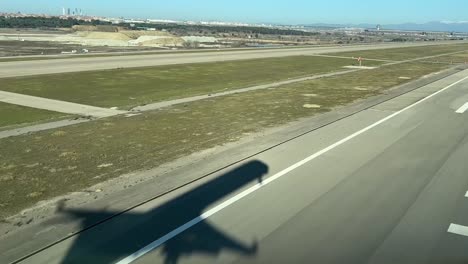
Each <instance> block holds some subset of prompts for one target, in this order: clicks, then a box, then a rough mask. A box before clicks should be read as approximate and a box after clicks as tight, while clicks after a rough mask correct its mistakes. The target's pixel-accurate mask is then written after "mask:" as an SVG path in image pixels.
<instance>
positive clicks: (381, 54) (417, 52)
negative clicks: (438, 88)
mask: <svg viewBox="0 0 468 264" xmlns="http://www.w3.org/2000/svg"><path fill="white" fill-rule="evenodd" d="M466 50H468V44H456V45H440V46H425V47H410V48H394V49H383V50H364V51H353V52H339V53H330V54H327V55H336V56H344V57H363V58H370V59H383V60H395V61H402V60H409V59H415V58H420V57H427V56H434V55H440V54H445V53H450V52H457V51H466Z"/></svg>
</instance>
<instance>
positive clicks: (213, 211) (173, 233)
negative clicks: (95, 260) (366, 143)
mask: <svg viewBox="0 0 468 264" xmlns="http://www.w3.org/2000/svg"><path fill="white" fill-rule="evenodd" d="M466 79H468V76H467V77H465V78H463V79H461V80H458V81H456V82H454V83H452V84H450V85H449V86H446V87H444V88H442V89H441V90H439V91H437V92H435V93H433V94H430V95H428V96H426V97H424V98H423V99H421V100H419V101H417V102H416V103H413V104H412V105H409V106H407V107H405V108H403V109H401V110H400V111H397V112H395V113H393V114H391V115H389V116H387V117H385V118H383V119H381V120H379V121H377V122H375V123H374V124H372V125H370V126H368V127H366V128H363V129H362V130H359V131H357V132H355V133H353V134H351V135H349V136H347V137H345V138H343V139H341V140H340V141H338V142H336V143H334V144H332V145H330V146H328V147H326V148H324V149H322V150H320V151H318V152H316V153H314V154H312V155H310V156H309V157H307V158H305V159H303V160H301V161H299V162H297V163H295V164H293V165H292V166H290V167H288V168H286V169H284V170H282V171H280V172H278V173H276V174H275V175H273V176H271V177H269V178H267V179H266V180H264V181H263V182H261V183H257V184H255V185H254V186H252V187H250V188H248V189H247V190H245V191H243V192H241V193H239V194H237V195H235V196H233V197H231V198H229V199H228V200H226V201H224V202H223V203H221V204H219V205H217V206H215V207H213V208H211V209H210V210H208V211H206V212H205V213H203V214H201V215H199V216H198V217H196V218H194V219H192V220H190V221H189V222H187V223H185V224H183V225H181V226H179V227H178V228H176V229H174V230H172V231H171V232H169V233H167V234H166V235H164V236H162V237H161V238H159V239H157V240H155V241H153V242H152V243H151V244H149V245H147V246H145V247H144V248H142V249H140V250H138V251H137V252H135V253H133V254H131V255H130V256H128V257H126V258H124V259H122V260H120V261H119V262H117V264H129V263H132V262H133V261H135V260H137V259H138V258H140V257H142V256H144V255H146V254H147V253H149V252H150V251H152V250H154V249H156V248H158V247H159V246H161V245H162V244H164V243H166V242H167V241H168V240H170V239H172V238H174V237H175V236H177V235H179V234H180V233H182V232H184V231H185V230H187V229H189V228H191V227H192V226H194V225H196V224H198V223H200V222H202V221H203V220H205V219H207V218H209V217H210V216H212V215H214V214H216V213H217V212H219V211H221V210H223V209H224V208H226V207H228V206H230V205H231V204H233V203H235V202H237V201H239V200H240V199H242V198H244V197H245V196H247V195H249V194H251V193H253V192H255V191H256V190H258V189H260V188H262V187H264V186H266V185H268V184H270V183H272V182H273V181H275V180H277V179H279V178H281V177H282V176H284V175H286V174H288V173H289V172H291V171H293V170H295V169H297V168H299V167H301V166H302V165H304V164H306V163H308V162H310V161H312V160H314V159H316V158H317V157H320V156H321V155H323V154H325V153H327V152H329V151H330V150H333V149H335V148H336V147H338V146H340V145H342V144H344V143H346V142H348V141H350V140H351V139H353V138H355V137H357V136H359V135H361V134H363V133H365V132H367V131H369V130H371V129H372V128H374V127H376V126H378V125H380V124H382V123H384V122H386V121H388V120H390V119H392V118H394V117H395V116H397V115H399V114H401V113H403V112H405V111H406V110H408V109H411V108H413V107H415V106H417V105H419V104H420V103H422V102H425V101H427V100H428V99H430V98H432V97H434V96H436V95H438V94H440V93H442V92H444V91H445V90H447V89H449V88H451V87H453V86H455V85H457V84H459V83H461V82H463V81H464V80H466ZM460 227H462V226H457V225H454V227H452V226H451V227H450V228H449V232H450V230H451V228H452V229H453V230H454V231H459V232H465V233H466V234H463V235H466V236H468V227H463V228H460Z"/></svg>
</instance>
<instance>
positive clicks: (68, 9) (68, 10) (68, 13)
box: [67, 8, 71, 16]
mask: <svg viewBox="0 0 468 264" xmlns="http://www.w3.org/2000/svg"><path fill="white" fill-rule="evenodd" d="M70 11H71V10H70V8H67V16H69V15H70Z"/></svg>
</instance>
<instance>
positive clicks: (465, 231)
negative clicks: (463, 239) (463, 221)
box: [447, 224, 468, 236]
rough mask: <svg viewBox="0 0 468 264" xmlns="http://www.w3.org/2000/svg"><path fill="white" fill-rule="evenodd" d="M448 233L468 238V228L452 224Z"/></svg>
mask: <svg viewBox="0 0 468 264" xmlns="http://www.w3.org/2000/svg"><path fill="white" fill-rule="evenodd" d="M447 232H449V233H452V234H456V235H461V236H468V226H462V225H457V224H450V226H449V228H448V230H447Z"/></svg>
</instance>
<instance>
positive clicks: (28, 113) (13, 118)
mask: <svg viewBox="0 0 468 264" xmlns="http://www.w3.org/2000/svg"><path fill="white" fill-rule="evenodd" d="M65 116H67V115H66V114H63V113H57V112H51V111H46V110H40V109H35V108H29V107H23V106H19V105H14V104H7V103H2V102H0V130H2V127H7V126H12V125H20V124H25V123H31V122H41V121H46V120H54V119H58V118H62V117H65Z"/></svg>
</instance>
